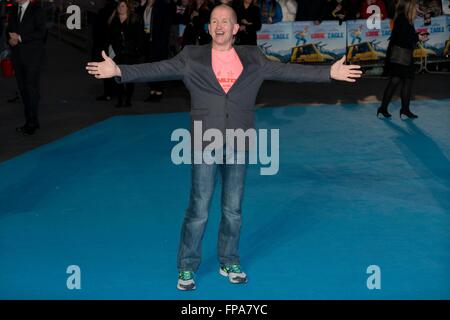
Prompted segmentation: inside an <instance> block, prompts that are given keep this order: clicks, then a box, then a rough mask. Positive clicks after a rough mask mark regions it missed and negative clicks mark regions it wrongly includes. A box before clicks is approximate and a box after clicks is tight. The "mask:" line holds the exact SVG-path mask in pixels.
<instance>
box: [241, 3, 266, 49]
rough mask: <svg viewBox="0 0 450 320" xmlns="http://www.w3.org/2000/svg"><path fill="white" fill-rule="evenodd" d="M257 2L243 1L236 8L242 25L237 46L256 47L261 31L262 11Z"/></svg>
mask: <svg viewBox="0 0 450 320" xmlns="http://www.w3.org/2000/svg"><path fill="white" fill-rule="evenodd" d="M256 1H257V0H241V3H240V4H239V5H238V6H236V15H237V18H238V23H239V25H240V27H239V32H238V34H237V35H236V42H235V44H238V45H256V32H258V31H259V30H261V11H260V10H259V7H258V6H257V4H256Z"/></svg>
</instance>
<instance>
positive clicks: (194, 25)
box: [183, 0, 212, 46]
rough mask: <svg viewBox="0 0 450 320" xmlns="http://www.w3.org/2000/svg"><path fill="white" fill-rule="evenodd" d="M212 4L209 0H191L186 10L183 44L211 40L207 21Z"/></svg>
mask: <svg viewBox="0 0 450 320" xmlns="http://www.w3.org/2000/svg"><path fill="white" fill-rule="evenodd" d="M211 9H212V5H211V3H210V2H209V0H193V2H192V4H191V6H190V7H189V10H186V12H185V14H186V29H185V30H184V35H183V46H185V45H188V44H200V45H202V44H207V43H210V42H211V36H210V35H209V33H208V29H207V26H208V23H209V18H210V16H211Z"/></svg>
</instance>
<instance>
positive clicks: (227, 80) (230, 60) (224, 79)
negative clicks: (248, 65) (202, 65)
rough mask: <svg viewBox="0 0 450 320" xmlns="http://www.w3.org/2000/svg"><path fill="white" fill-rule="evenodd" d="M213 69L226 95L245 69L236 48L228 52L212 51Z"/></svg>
mask: <svg viewBox="0 0 450 320" xmlns="http://www.w3.org/2000/svg"><path fill="white" fill-rule="evenodd" d="M212 68H213V71H214V74H215V75H216V78H217V81H219V83H220V85H221V86H222V89H223V91H225V93H228V90H230V88H231V86H232V85H233V84H234V83H235V82H236V80H237V78H239V75H240V74H241V73H242V70H243V69H244V67H243V66H242V63H241V60H240V59H239V56H238V54H237V53H236V50H234V48H231V49H230V50H227V51H219V50H215V49H212Z"/></svg>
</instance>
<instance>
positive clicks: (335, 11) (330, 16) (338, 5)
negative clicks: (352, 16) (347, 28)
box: [324, 0, 349, 22]
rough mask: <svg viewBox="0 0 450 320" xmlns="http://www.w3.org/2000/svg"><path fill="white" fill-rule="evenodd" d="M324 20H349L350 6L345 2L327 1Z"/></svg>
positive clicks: (339, 0) (337, 0)
mask: <svg viewBox="0 0 450 320" xmlns="http://www.w3.org/2000/svg"><path fill="white" fill-rule="evenodd" d="M325 7H326V9H325V16H324V20H338V21H339V22H342V21H345V20H347V16H348V7H349V6H348V4H347V1H344V0H327V2H326V6H325Z"/></svg>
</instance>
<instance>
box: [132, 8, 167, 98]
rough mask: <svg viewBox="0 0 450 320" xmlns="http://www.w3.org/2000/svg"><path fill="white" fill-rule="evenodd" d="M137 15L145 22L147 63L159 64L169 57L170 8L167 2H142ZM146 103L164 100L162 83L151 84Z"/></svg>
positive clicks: (144, 37)
mask: <svg viewBox="0 0 450 320" xmlns="http://www.w3.org/2000/svg"><path fill="white" fill-rule="evenodd" d="M135 11H136V14H137V15H138V16H139V17H140V18H141V19H142V21H143V32H144V34H143V47H144V59H145V62H157V61H161V60H164V59H167V58H168V57H169V33H170V25H171V15H170V7H169V4H168V3H167V2H166V0H140V4H139V5H138V6H137V8H136V10H135ZM148 86H149V91H150V92H149V95H148V97H147V98H146V99H145V101H146V102H154V101H159V100H161V99H162V98H163V95H164V93H163V89H162V86H161V84H160V83H149V84H148Z"/></svg>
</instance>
